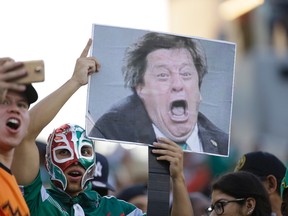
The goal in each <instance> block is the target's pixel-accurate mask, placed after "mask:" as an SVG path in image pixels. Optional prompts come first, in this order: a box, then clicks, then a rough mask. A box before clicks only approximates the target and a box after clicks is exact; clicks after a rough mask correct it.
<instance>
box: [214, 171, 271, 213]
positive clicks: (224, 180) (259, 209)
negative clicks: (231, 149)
mask: <svg viewBox="0 0 288 216" xmlns="http://www.w3.org/2000/svg"><path fill="white" fill-rule="evenodd" d="M213 190H219V191H221V192H223V193H225V194H227V195H229V196H232V197H235V198H236V199H238V198H239V199H240V198H249V197H252V198H254V199H255V200H256V206H255V209H254V211H253V213H252V216H260V215H261V216H270V215H271V204H270V201H269V197H268V194H267V191H266V190H265V188H264V186H263V185H262V183H261V181H260V180H259V178H258V177H257V176H255V175H254V174H252V173H250V172H246V171H238V172H231V173H227V174H224V175H223V176H221V177H220V178H219V179H218V180H216V181H215V182H214V183H213V184H212V191H213Z"/></svg>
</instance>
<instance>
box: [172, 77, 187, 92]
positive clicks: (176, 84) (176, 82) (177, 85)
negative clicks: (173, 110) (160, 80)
mask: <svg viewBox="0 0 288 216" xmlns="http://www.w3.org/2000/svg"><path fill="white" fill-rule="evenodd" d="M171 85H172V90H174V91H181V90H182V89H183V86H184V83H183V79H182V77H181V75H180V74H179V73H173V75H172V81H171Z"/></svg>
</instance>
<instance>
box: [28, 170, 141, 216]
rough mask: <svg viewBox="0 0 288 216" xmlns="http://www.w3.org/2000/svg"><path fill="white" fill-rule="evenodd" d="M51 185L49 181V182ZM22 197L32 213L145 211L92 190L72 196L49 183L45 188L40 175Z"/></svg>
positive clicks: (121, 214) (118, 215) (104, 215)
mask: <svg viewBox="0 0 288 216" xmlns="http://www.w3.org/2000/svg"><path fill="white" fill-rule="evenodd" d="M51 185H52V184H51ZM23 189H24V198H25V200H26V202H27V205H28V207H29V209H30V213H31V216H33V215H37V216H38V215H41V216H45V215H47V216H56V215H57V216H60V215H61V216H64V215H65V216H68V215H71V216H84V215H85V216H90V215H91V216H92V215H93V216H96V215H99V216H100V215H101V216H125V215H127V216H140V215H141V216H142V215H146V214H144V213H143V212H142V211H141V210H140V209H138V208H136V207H135V206H134V205H132V204H130V203H127V202H125V201H123V200H118V199H117V198H116V197H113V196H104V197H102V196H100V195H99V194H98V193H97V192H96V191H94V190H92V189H91V185H90V183H89V185H88V187H87V189H85V190H84V191H83V192H81V193H79V195H78V196H77V197H71V196H69V195H68V194H67V193H65V192H64V191H61V190H59V189H57V188H56V187H54V186H53V185H52V188H50V189H46V188H44V186H43V185H42V181H41V177H40V174H38V176H37V178H36V179H35V180H34V182H32V183H31V184H30V185H28V186H25V187H24V188H23Z"/></svg>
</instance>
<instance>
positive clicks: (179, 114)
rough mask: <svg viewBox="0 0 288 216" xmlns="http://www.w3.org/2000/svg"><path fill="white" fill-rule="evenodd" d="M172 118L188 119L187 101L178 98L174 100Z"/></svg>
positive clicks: (177, 119) (171, 109)
mask: <svg viewBox="0 0 288 216" xmlns="http://www.w3.org/2000/svg"><path fill="white" fill-rule="evenodd" d="M170 113H171V118H172V119H173V120H175V121H183V120H186V119H187V116H188V112H187V102H186V101H185V100H177V101H174V102H172V104H171V107H170Z"/></svg>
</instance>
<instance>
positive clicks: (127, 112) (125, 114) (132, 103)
mask: <svg viewBox="0 0 288 216" xmlns="http://www.w3.org/2000/svg"><path fill="white" fill-rule="evenodd" d="M197 124H198V128H199V132H198V135H199V138H200V140H201V142H202V145H203V151H204V152H206V153H211V154H220V155H227V154H228V135H227V134H226V133H224V132H223V131H222V130H220V129H219V128H217V127H216V126H215V125H214V124H213V123H212V122H211V121H209V120H208V119H207V118H206V117H205V116H204V115H203V114H202V113H200V112H199V114H198V123H197ZM89 136H90V137H95V138H105V139H110V140H119V141H128V142H138V143H146V144H152V143H153V142H154V141H155V140H156V135H155V132H154V130H153V127H152V121H151V120H150V118H149V116H148V113H147V112H146V109H145V107H144V105H143V103H142V101H141V99H140V98H139V97H138V96H137V95H136V94H132V95H130V96H128V97H126V98H124V99H122V100H121V101H119V102H118V103H116V104H115V105H113V106H112V108H111V109H110V110H109V111H108V112H106V113H105V114H104V115H102V116H101V117H100V118H99V119H98V120H97V122H96V123H95V125H94V127H93V128H92V130H91V132H90V133H89Z"/></svg>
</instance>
